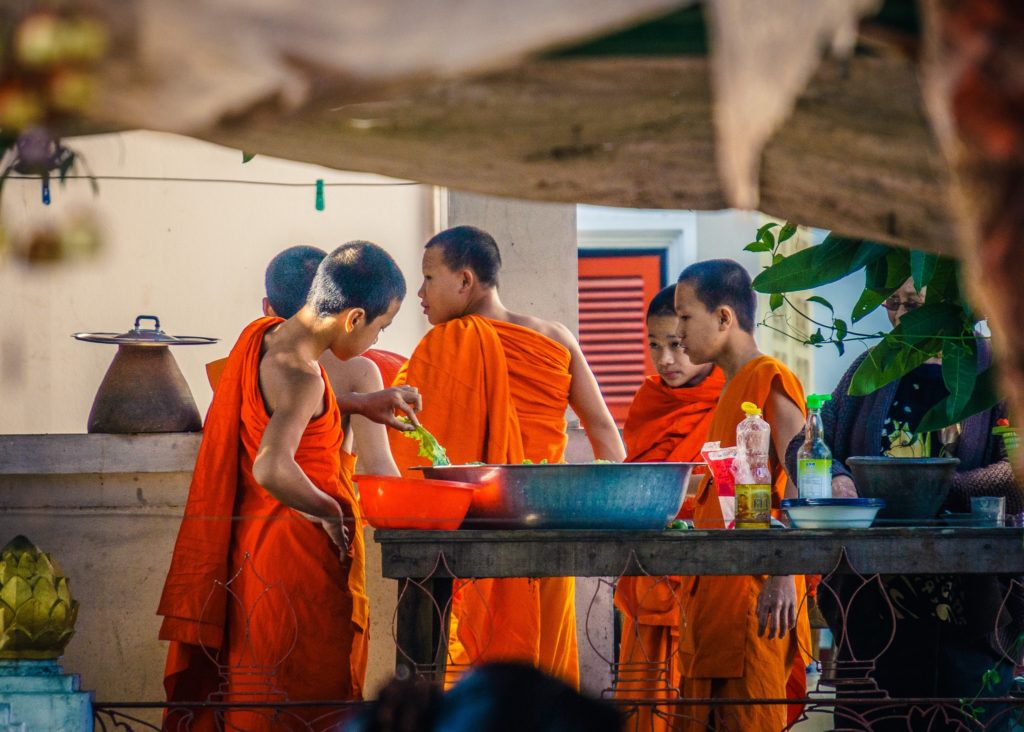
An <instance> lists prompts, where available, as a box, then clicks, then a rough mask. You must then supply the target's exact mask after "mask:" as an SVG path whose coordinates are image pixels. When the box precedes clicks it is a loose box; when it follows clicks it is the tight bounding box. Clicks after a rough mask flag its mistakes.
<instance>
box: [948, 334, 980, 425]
mask: <svg viewBox="0 0 1024 732" xmlns="http://www.w3.org/2000/svg"><path fill="white" fill-rule="evenodd" d="M977 378H978V349H977V346H975V344H974V341H973V340H969V341H947V342H946V345H945V346H943V348H942V381H943V383H945V385H946V389H948V390H949V396H948V397H947V398H946V413H947V416H948V417H950V418H953V417H955V416H956V415H958V414H960V413H961V412H962V411H963V410H964V407H966V406H967V402H968V401H970V399H971V393H972V392H973V391H974V382H975V380H976V379H977Z"/></svg>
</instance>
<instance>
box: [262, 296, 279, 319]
mask: <svg viewBox="0 0 1024 732" xmlns="http://www.w3.org/2000/svg"><path fill="white" fill-rule="evenodd" d="M263 314H264V315H266V316H267V317H268V318H276V317H277V313H275V312H274V307H273V306H272V305H271V304H270V298H269V297H265V298H263Z"/></svg>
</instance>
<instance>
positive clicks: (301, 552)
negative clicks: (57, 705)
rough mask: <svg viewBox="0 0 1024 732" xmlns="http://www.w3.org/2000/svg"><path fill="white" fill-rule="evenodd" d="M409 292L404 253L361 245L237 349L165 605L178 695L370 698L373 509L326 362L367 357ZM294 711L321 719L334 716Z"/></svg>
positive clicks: (222, 721) (267, 718)
mask: <svg viewBox="0 0 1024 732" xmlns="http://www.w3.org/2000/svg"><path fill="white" fill-rule="evenodd" d="M404 296H405V280H404V278H403V277H402V274H401V272H400V271H399V269H398V267H397V265H395V263H394V261H393V260H392V259H391V257H389V256H388V254H387V253H386V252H385V251H384V250H383V249H381V248H380V247H377V246H376V245H373V244H370V243H368V242H351V243H349V244H346V245H344V246H342V247H339V248H338V249H336V250H335V251H334V252H332V253H331V254H330V255H329V256H328V257H326V258H325V259H324V260H323V262H322V263H321V264H320V266H319V268H318V269H317V272H316V277H315V279H314V281H313V285H312V288H311V290H310V293H309V297H308V300H307V302H306V304H305V305H304V306H303V307H302V309H301V310H299V312H298V313H296V314H295V315H294V316H293V317H291V318H289V319H288V320H285V321H282V320H281V319H280V318H273V317H268V318H260V319H259V320H256V321H254V322H253V323H252V324H250V325H249V326H248V327H246V329H245V330H244V331H243V332H242V335H241V337H240V338H239V339H238V342H237V343H236V344H235V346H234V348H233V349H232V351H231V355H230V356H229V357H228V363H227V366H226V367H225V369H224V373H223V376H222V377H221V380H220V383H219V384H218V387H217V390H216V392H215V393H214V398H213V403H212V404H211V406H210V411H209V413H208V414H207V419H206V424H205V428H204V433H203V442H202V445H201V447H200V450H199V456H198V459H197V461H196V468H195V472H194V474H193V479H192V484H191V486H190V488H189V497H188V503H187V505H186V509H185V518H184V520H183V521H182V526H181V529H180V531H179V534H178V540H177V543H176V545H175V549H174V556H173V558H172V561H171V568H170V571H169V572H168V576H167V580H166V583H165V585H164V592H163V596H162V598H161V601H160V607H159V611H158V612H159V613H160V614H161V615H163V616H164V621H163V625H162V627H161V630H160V637H161V639H164V640H169V641H171V644H170V647H169V649H168V661H167V668H166V671H165V680H164V684H165V687H166V689H167V693H168V699H169V701H172V702H176V701H192V700H198V701H205V700H208V699H213V700H217V699H220V700H227V701H231V700H236V701H246V702H251V701H281V700H283V699H285V698H287V700H289V701H301V700H323V699H360V698H361V688H362V676H363V674H364V672H365V665H364V664H365V653H362V652H361V650H360V649H361V648H362V647H363V645H362V644H363V639H362V637H361V636H362V634H363V628H362V627H360V625H359V622H358V620H359V618H358V615H359V613H360V609H359V607H358V605H359V596H360V595H361V593H362V587H363V580H364V578H363V577H362V576H361V575H360V574H359V573H360V572H361V568H362V561H363V560H362V548H363V547H362V541H361V536H360V534H359V533H358V532H353V531H352V528H351V527H355V526H358V525H359V520H360V513H359V505H358V502H357V501H356V499H355V495H354V494H353V493H352V491H351V488H350V487H351V482H350V481H346V480H345V479H344V477H343V475H342V467H341V461H340V454H341V444H342V440H343V437H344V435H343V432H342V429H341V412H340V410H339V409H338V404H337V401H336V399H335V397H334V393H333V391H332V390H331V389H330V388H328V385H327V379H326V375H325V373H324V371H323V368H322V367H321V365H320V363H319V361H318V359H319V358H320V356H322V355H323V353H324V352H325V351H328V350H330V351H331V352H332V353H333V354H334V355H335V356H337V357H338V358H339V359H342V360H346V359H350V358H353V357H355V356H358V355H359V354H360V353H362V352H363V351H365V350H366V349H367V348H369V347H370V345H372V344H373V343H374V341H375V340H376V339H377V336H378V334H379V333H380V331H381V330H382V329H383V328H384V327H386V326H387V325H388V324H390V323H391V321H392V319H393V318H394V316H395V313H396V312H397V311H398V308H399V305H400V304H401V301H402V299H403V298H404ZM350 539H351V542H350ZM225 587H226V589H227V591H225ZM214 694H216V695H215V696H214ZM288 713H289V714H294V715H295V716H296V717H298V718H299V719H302V720H311V719H313V718H317V717H321V716H322V715H323V713H324V710H323V709H317V708H310V709H302V708H292V709H289V712H288ZM218 716H219V715H218ZM281 724H282V722H281V721H280V720H276V721H275V720H274V719H272V715H271V714H270V713H269V712H260V711H257V710H244V709H243V710H232V711H231V712H227V713H225V714H224V715H223V718H217V719H215V718H214V716H213V714H212V713H207V714H205V716H204V713H203V712H201V711H199V712H197V720H196V724H194V725H193V726H192V727H191V728H192V729H221V728H230V729H247V730H270V729H280V728H281Z"/></svg>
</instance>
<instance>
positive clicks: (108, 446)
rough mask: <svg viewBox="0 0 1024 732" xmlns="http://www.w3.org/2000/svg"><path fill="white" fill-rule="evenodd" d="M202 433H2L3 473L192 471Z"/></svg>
mask: <svg viewBox="0 0 1024 732" xmlns="http://www.w3.org/2000/svg"><path fill="white" fill-rule="evenodd" d="M201 440H202V433H201V432H169V433H161V434H138V435H100V434H64V435H0V475H80V474H95V473H99V474H103V473H181V472H192V468H193V466H194V465H195V462H196V453H197V452H198V451H199V443H200V441H201Z"/></svg>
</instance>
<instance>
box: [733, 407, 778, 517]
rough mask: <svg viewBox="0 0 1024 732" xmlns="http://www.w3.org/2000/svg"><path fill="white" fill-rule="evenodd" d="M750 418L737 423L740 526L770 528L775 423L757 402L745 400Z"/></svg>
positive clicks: (737, 480) (737, 506)
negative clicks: (771, 423)
mask: <svg viewBox="0 0 1024 732" xmlns="http://www.w3.org/2000/svg"><path fill="white" fill-rule="evenodd" d="M741 406H742V409H743V411H744V413H745V414H746V415H747V416H746V418H745V419H744V420H743V421H742V422H740V423H739V425H737V426H736V460H735V461H734V462H733V464H732V465H733V467H732V469H733V475H734V476H735V477H736V528H737V529H768V528H771V520H772V472H771V469H770V468H769V466H768V450H769V448H770V446H771V427H769V425H768V423H767V422H765V421H764V419H762V418H761V410H760V409H759V408H758V406H757V405H756V404H751V403H750V402H743V404H742V405H741Z"/></svg>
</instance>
